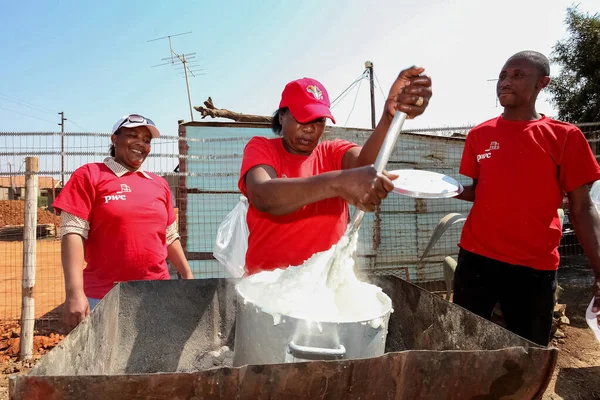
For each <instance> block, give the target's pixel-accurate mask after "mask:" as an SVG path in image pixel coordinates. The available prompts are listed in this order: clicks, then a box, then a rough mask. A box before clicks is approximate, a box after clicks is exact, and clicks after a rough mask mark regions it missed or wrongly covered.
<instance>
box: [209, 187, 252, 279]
mask: <svg viewBox="0 0 600 400" xmlns="http://www.w3.org/2000/svg"><path fill="white" fill-rule="evenodd" d="M247 213H248V199H247V198H246V197H244V196H240V201H239V203H238V204H237V205H236V206H235V207H234V208H233V210H231V211H230V212H229V214H227V216H226V217H225V219H224V220H223V222H221V225H219V230H218V231H217V239H216V241H215V246H214V248H213V255H214V256H215V258H216V259H217V260H219V262H220V263H221V264H223V265H224V266H225V268H227V271H228V272H229V273H230V274H231V276H232V277H233V278H240V277H242V276H243V275H244V273H245V269H244V265H245V264H246V250H247V249H248V235H249V231H248V223H247V222H246V214H247Z"/></svg>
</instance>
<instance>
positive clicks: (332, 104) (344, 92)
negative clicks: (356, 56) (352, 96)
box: [331, 69, 367, 108]
mask: <svg viewBox="0 0 600 400" xmlns="http://www.w3.org/2000/svg"><path fill="white" fill-rule="evenodd" d="M366 72H367V70H366V69H365V70H364V71H363V73H362V74H360V76H359V77H358V79H356V80H355V81H354V82H352V83H351V84H350V86H348V87H347V88H346V89H345V90H344V91H343V92H342V93H341V94H340V95H339V96H338V97H336V98H335V99H334V100H333V101H332V102H331V108H334V107H335V106H337V105H338V104H340V102H341V101H342V100H343V99H344V97H346V95H347V94H348V91H349V90H350V89H352V88H353V87H354V85H356V84H357V83H358V82H360V81H362V80H363V79H365V77H366V75H365V73H366ZM342 96H343V97H342ZM338 99H339V101H338ZM336 101H338V102H337V104H334V103H336Z"/></svg>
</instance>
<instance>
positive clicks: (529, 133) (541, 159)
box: [459, 116, 600, 270]
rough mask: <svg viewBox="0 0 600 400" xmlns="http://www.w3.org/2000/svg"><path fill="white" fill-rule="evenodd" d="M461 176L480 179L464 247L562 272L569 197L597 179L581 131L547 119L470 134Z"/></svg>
mask: <svg viewBox="0 0 600 400" xmlns="http://www.w3.org/2000/svg"><path fill="white" fill-rule="evenodd" d="M460 173H461V174H462V175H465V176H468V177H471V178H473V179H477V180H478V183H477V187H476V189H475V202H474V204H473V207H472V209H471V212H470V213H469V216H468V218H467V221H466V222H465V226H464V228H463V231H462V236H461V239H460V244H459V245H460V247H462V248H463V249H465V250H468V251H470V252H473V253H476V254H479V255H482V256H485V257H489V258H493V259H495V260H499V261H502V262H506V263H509V264H513V265H525V266H528V267H531V268H534V269H539V270H556V269H557V268H558V264H559V261H560V257H559V254H558V245H559V244H560V238H561V235H562V230H561V224H560V220H559V218H558V213H557V209H558V208H560V206H561V204H562V200H563V196H564V193H566V192H570V191H571V190H573V189H576V188H578V187H580V186H582V185H585V184H588V183H591V182H593V181H595V180H598V179H600V167H599V166H598V163H597V161H596V158H595V157H594V154H593V153H592V151H591V149H590V146H589V144H588V142H587V141H586V139H585V137H584V136H583V133H581V131H580V130H579V129H578V128H577V127H576V126H574V125H571V124H568V123H564V122H559V121H555V120H553V119H550V118H547V117H545V116H542V118H541V119H539V120H535V121H508V120H505V119H503V118H502V117H498V118H494V119H492V120H489V121H487V122H484V123H483V124H481V125H478V126H476V127H475V128H473V129H472V130H471V132H469V135H468V136H467V140H466V143H465V148H464V151H463V156H462V161H461V165H460Z"/></svg>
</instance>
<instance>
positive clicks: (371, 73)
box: [365, 61, 375, 129]
mask: <svg viewBox="0 0 600 400" xmlns="http://www.w3.org/2000/svg"><path fill="white" fill-rule="evenodd" d="M365 68H366V69H368V70H369V86H370V87H371V128H373V129H375V83H374V82H373V63H372V62H371V61H366V62H365Z"/></svg>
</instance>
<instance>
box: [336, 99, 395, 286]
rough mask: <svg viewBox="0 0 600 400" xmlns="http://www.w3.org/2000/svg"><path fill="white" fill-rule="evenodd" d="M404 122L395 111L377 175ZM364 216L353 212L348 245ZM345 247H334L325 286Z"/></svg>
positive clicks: (376, 165) (381, 169) (383, 146)
mask: <svg viewBox="0 0 600 400" xmlns="http://www.w3.org/2000/svg"><path fill="white" fill-rule="evenodd" d="M405 120H406V114H405V113H403V112H402V111H396V114H394V119H392V123H391V124H390V127H389V129H388V131H387V133H386V135H385V139H383V143H382V144H381V148H380V149H379V154H377V159H375V164H374V167H375V169H376V170H377V173H379V174H380V173H382V172H383V170H384V169H385V166H386V165H387V163H388V161H389V159H390V156H391V155H392V152H393V151H394V147H395V146H396V141H397V140H398V136H400V131H401V130H402V125H404V121H405ZM364 216H365V212H364V211H363V210H359V209H358V208H357V209H356V210H355V211H354V214H353V215H352V219H351V220H350V223H349V224H348V228H347V229H346V233H345V234H344V235H345V236H346V237H347V238H348V245H349V244H350V242H351V240H350V239H351V238H352V235H354V234H355V233H356V232H358V229H359V228H360V224H361V222H362V220H363V217H364ZM348 245H346V246H341V247H336V248H335V252H334V253H333V256H332V257H331V260H329V265H328V268H327V270H328V271H327V286H331V284H332V283H333V282H331V278H332V276H334V275H335V273H337V268H333V265H334V264H335V261H336V260H338V259H339V257H340V256H341V255H342V254H343V253H344V251H345V250H346V248H347V247H348Z"/></svg>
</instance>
